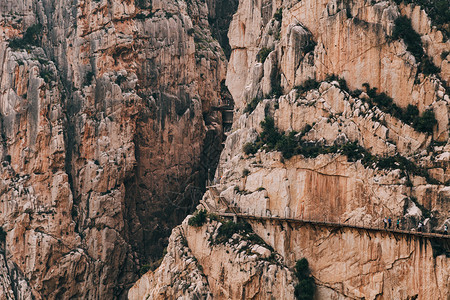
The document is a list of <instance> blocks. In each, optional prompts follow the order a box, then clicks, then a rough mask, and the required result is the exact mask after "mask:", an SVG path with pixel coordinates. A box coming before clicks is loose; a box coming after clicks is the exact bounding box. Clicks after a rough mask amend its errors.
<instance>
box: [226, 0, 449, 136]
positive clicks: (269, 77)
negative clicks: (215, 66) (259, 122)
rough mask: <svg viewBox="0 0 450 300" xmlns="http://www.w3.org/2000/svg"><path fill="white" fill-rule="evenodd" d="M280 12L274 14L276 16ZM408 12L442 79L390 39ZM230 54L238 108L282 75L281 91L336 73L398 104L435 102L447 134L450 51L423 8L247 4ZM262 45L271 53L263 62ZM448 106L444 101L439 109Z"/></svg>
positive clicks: (233, 30)
mask: <svg viewBox="0 0 450 300" xmlns="http://www.w3.org/2000/svg"><path fill="white" fill-rule="evenodd" d="M278 10H280V11H279V12H280V13H281V15H280V14H278V16H277V17H276V18H275V13H276V12H277V11H278ZM400 14H404V15H407V16H409V17H411V19H412V24H413V28H414V29H415V30H416V31H418V32H419V33H420V34H421V35H422V41H424V44H425V45H427V46H426V47H425V48H426V49H425V50H426V51H427V54H428V55H430V56H431V57H432V59H433V61H434V62H435V64H436V65H437V66H440V67H441V72H440V74H439V75H440V78H441V79H442V80H443V81H441V80H439V79H438V77H436V76H434V75H432V76H424V75H423V74H421V73H419V72H418V71H417V65H418V64H417V62H416V61H415V58H414V57H413V56H412V55H411V54H410V53H409V52H407V51H406V45H405V44H404V43H403V41H398V40H397V41H393V40H392V39H391V38H390V36H391V35H392V32H393V27H394V20H395V19H396V18H397V17H398V16H399V15H400ZM229 37H230V45H231V48H232V55H231V58H230V65H229V67H228V73H227V84H228V85H229V88H230V91H231V93H232V94H233V97H234V99H235V100H236V103H237V105H238V106H239V107H243V106H244V105H245V103H248V102H249V101H250V100H251V99H252V98H254V97H262V96H264V95H266V94H270V93H271V91H272V86H273V78H274V77H273V76H274V75H275V76H276V73H277V72H278V73H279V79H276V80H279V81H280V84H281V87H282V88H283V89H284V92H288V91H289V90H290V89H292V87H294V86H296V85H299V84H301V83H302V82H304V81H305V80H306V79H307V78H316V79H319V80H323V79H324V78H325V77H326V76H327V75H330V74H337V75H339V76H341V77H343V78H345V79H346V80H347V82H348V85H349V87H350V88H351V89H357V88H358V89H360V88H361V86H362V84H363V83H369V84H370V86H372V87H377V88H378V91H380V92H386V93H387V94H388V95H390V96H391V97H393V98H394V101H395V102H396V103H397V104H398V105H399V106H401V107H406V106H407V105H408V104H413V105H417V106H418V107H419V110H420V111H423V110H425V109H426V108H428V107H430V106H431V107H432V108H433V109H434V111H435V112H438V111H440V112H441V113H442V112H443V113H444V114H445V117H443V118H441V119H440V120H439V126H438V129H437V132H435V138H436V139H439V140H441V141H444V140H447V139H448V105H449V98H448V97H449V95H448V94H446V92H445V82H444V81H448V80H449V78H448V74H447V73H448V70H447V69H448V67H447V64H448V61H447V59H446V58H445V57H444V58H442V57H441V56H442V55H441V53H443V51H446V50H445V49H447V50H448V49H449V48H450V41H446V42H443V39H442V33H440V32H439V31H437V30H436V29H432V27H431V21H430V20H429V19H428V18H427V16H426V13H425V12H423V11H421V10H420V8H419V7H418V6H408V7H400V8H399V7H397V5H395V4H393V3H390V2H387V1H381V2H374V3H371V2H367V1H352V2H347V1H277V2H273V1H253V0H248V1H243V2H241V3H240V6H239V8H238V11H237V13H236V14H235V16H234V18H233V21H232V23H231V25H230V31H229ZM261 49H269V50H272V52H271V54H270V55H269V56H268V57H267V59H265V61H264V62H262V61H261V62H258V59H257V54H258V53H259V51H260V50H261ZM441 104H443V106H441Z"/></svg>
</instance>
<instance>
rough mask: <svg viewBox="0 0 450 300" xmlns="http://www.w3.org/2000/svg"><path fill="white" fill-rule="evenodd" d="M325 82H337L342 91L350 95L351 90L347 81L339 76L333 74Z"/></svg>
mask: <svg viewBox="0 0 450 300" xmlns="http://www.w3.org/2000/svg"><path fill="white" fill-rule="evenodd" d="M325 80H326V81H328V82H331V81H337V82H338V83H339V87H340V88H341V90H344V91H346V92H347V93H350V90H349V88H348V85H347V81H345V79H344V78H341V77H339V76H337V75H335V74H331V75H328V76H327V77H326V78H325Z"/></svg>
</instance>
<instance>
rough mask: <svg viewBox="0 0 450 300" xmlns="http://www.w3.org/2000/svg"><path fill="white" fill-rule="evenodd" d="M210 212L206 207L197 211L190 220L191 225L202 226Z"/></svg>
mask: <svg viewBox="0 0 450 300" xmlns="http://www.w3.org/2000/svg"><path fill="white" fill-rule="evenodd" d="M207 216H208V212H207V211H206V209H202V210H199V211H197V212H196V213H195V214H194V215H193V216H192V217H191V218H190V219H189V221H188V224H189V225H190V226H194V227H201V226H203V224H205V223H206V221H207Z"/></svg>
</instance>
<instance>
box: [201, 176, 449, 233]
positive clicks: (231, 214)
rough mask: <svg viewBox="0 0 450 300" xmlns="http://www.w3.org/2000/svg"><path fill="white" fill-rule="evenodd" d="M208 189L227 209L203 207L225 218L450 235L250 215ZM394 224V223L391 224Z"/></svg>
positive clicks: (213, 190)
mask: <svg viewBox="0 0 450 300" xmlns="http://www.w3.org/2000/svg"><path fill="white" fill-rule="evenodd" d="M208 189H209V191H210V193H211V196H213V197H214V199H215V201H216V203H221V204H223V205H224V206H225V207H227V210H226V211H225V212H217V211H214V209H213V208H212V207H210V206H209V205H206V206H205V205H204V206H205V208H206V209H207V210H208V211H211V212H214V213H216V214H217V215H219V216H221V217H225V218H234V219H236V218H237V219H246V220H255V221H279V222H287V223H291V224H311V225H316V226H323V227H332V228H352V229H356V230H365V231H371V232H388V233H393V234H398V235H409V236H417V237H423V238H429V239H431V238H433V239H442V240H446V241H450V235H445V234H440V233H434V232H419V231H411V230H400V229H394V228H392V229H391V228H384V227H370V226H364V225H360V224H351V223H340V222H338V223H336V222H329V221H318V220H311V219H305V218H287V217H285V218H283V217H279V216H263V215H260V216H257V215H252V214H250V213H243V212H241V210H240V209H239V207H237V206H233V205H230V203H228V201H227V199H225V198H224V197H221V196H220V193H219V191H218V190H217V188H216V186H214V185H212V186H208ZM393 225H394V224H393Z"/></svg>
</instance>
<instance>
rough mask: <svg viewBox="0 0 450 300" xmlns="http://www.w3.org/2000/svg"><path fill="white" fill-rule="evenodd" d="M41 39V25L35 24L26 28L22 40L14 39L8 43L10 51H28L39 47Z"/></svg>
mask: <svg viewBox="0 0 450 300" xmlns="http://www.w3.org/2000/svg"><path fill="white" fill-rule="evenodd" d="M41 39H42V25H41V24H35V25H31V26H30V27H28V28H27V30H26V31H25V33H24V34H23V37H22V38H15V39H13V40H11V41H10V42H9V47H10V48H11V49H14V50H17V49H29V48H31V47H32V46H40V44H41Z"/></svg>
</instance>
